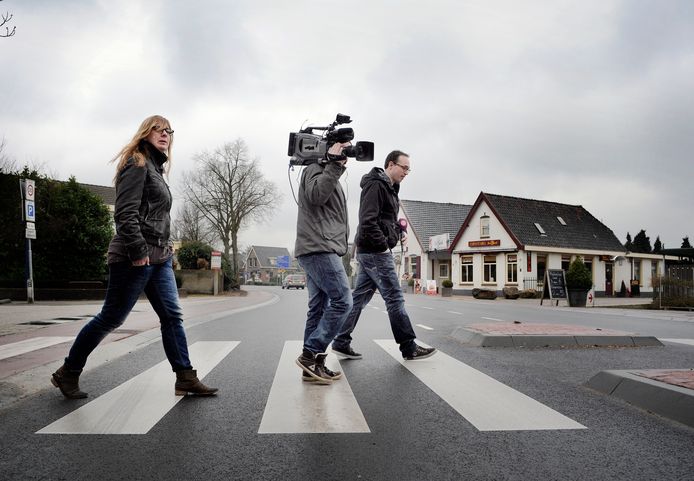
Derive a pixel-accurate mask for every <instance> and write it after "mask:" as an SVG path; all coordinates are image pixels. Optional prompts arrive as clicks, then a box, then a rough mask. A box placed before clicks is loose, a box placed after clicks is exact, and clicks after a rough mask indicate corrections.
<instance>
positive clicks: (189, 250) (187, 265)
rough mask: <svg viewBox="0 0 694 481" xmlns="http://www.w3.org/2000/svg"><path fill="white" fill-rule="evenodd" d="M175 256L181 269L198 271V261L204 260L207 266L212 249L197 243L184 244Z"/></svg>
mask: <svg viewBox="0 0 694 481" xmlns="http://www.w3.org/2000/svg"><path fill="white" fill-rule="evenodd" d="M176 256H177V257H178V263H179V264H181V269H200V267H198V259H204V260H205V261H207V263H208V264H207V265H209V262H210V257H212V247H210V246H209V245H207V244H205V243H203V242H199V241H193V242H186V243H185V244H183V245H182V246H181V247H180V248H179V249H178V251H177V252H176Z"/></svg>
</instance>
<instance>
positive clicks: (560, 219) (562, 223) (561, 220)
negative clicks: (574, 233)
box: [557, 216, 566, 225]
mask: <svg viewBox="0 0 694 481" xmlns="http://www.w3.org/2000/svg"><path fill="white" fill-rule="evenodd" d="M557 220H558V221H559V223H560V224H561V225H566V221H565V220H564V219H562V218H561V217H559V216H557Z"/></svg>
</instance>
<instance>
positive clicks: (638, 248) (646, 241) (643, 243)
mask: <svg viewBox="0 0 694 481" xmlns="http://www.w3.org/2000/svg"><path fill="white" fill-rule="evenodd" d="M633 245H634V250H633V251H632V252H641V253H644V254H649V253H650V252H652V251H653V249H652V248H651V239H650V238H649V237H648V236H647V235H646V231H645V230H643V229H641V230H640V231H639V233H638V234H636V235H635V236H634V244H633Z"/></svg>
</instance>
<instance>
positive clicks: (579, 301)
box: [568, 289, 590, 307]
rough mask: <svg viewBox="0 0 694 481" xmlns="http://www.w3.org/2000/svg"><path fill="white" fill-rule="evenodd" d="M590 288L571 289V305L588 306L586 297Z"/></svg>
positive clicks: (569, 292) (569, 293)
mask: <svg viewBox="0 0 694 481" xmlns="http://www.w3.org/2000/svg"><path fill="white" fill-rule="evenodd" d="M589 290H590V289H569V290H568V295H569V299H568V301H569V305H570V306H571V307H586V299H587V298H588V291H589Z"/></svg>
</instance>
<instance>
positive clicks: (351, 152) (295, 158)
mask: <svg viewBox="0 0 694 481" xmlns="http://www.w3.org/2000/svg"><path fill="white" fill-rule="evenodd" d="M350 122H352V119H350V118H349V115H343V114H337V117H335V121H334V122H333V123H332V124H330V125H329V126H327V127H307V128H305V129H302V130H300V131H299V132H291V133H290V134H289V147H288V149H287V155H290V156H291V159H289V165H308V164H313V163H316V162H330V161H332V160H344V157H342V156H332V155H329V154H328V149H329V148H330V147H331V146H332V145H333V144H334V143H344V142H350V141H351V140H352V139H353V138H354V130H352V129H351V128H349V127H343V128H340V129H336V128H335V127H336V126H338V125H342V124H348V123H350ZM314 131H319V132H320V131H322V134H320V133H314ZM342 155H343V156H346V157H355V158H356V159H357V160H360V161H371V160H374V144H373V142H364V141H361V142H357V143H356V144H354V145H352V146H350V147H347V148H346V149H344V150H343V151H342Z"/></svg>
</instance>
